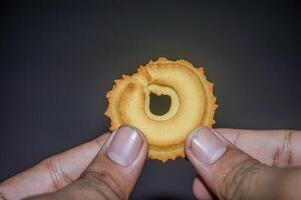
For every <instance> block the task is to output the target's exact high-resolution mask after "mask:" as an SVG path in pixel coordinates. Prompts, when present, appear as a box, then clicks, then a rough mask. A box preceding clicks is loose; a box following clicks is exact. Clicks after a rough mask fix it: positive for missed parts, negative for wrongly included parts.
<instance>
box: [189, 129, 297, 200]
mask: <svg viewBox="0 0 301 200" xmlns="http://www.w3.org/2000/svg"><path fill="white" fill-rule="evenodd" d="M185 152H186V156H187V159H188V160H189V161H190V162H191V164H192V165H193V167H194V168H195V169H196V171H197V174H198V177H196V178H195V180H194V182H193V193H194V195H195V197H196V198H197V199H213V198H214V197H218V198H219V199H225V200H232V199H290V200H294V199H300V198H301V190H300V185H301V168H300V167H297V166H301V131H299V132H298V131H281V130H279V131H276V130H275V131H250V130H237V129H236V130H235V129H208V128H205V127H203V128H200V129H196V130H195V131H193V132H192V133H191V134H190V136H189V137H188V138H187V140H186V143H185ZM256 159H257V160H256Z"/></svg>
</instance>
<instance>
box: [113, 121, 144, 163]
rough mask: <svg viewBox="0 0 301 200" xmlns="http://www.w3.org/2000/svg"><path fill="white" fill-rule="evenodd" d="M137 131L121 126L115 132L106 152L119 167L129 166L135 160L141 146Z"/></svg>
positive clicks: (141, 142) (141, 141)
mask: <svg viewBox="0 0 301 200" xmlns="http://www.w3.org/2000/svg"><path fill="white" fill-rule="evenodd" d="M137 131H138V130H136V129H134V128H131V127H129V126H122V127H120V128H119V129H118V130H117V131H116V133H115V134H114V136H113V139H112V141H111V143H110V145H109V147H108V151H107V155H108V156H109V158H110V159H111V160H113V161H114V162H116V163H117V164H119V165H121V166H129V165H131V164H132V163H133V162H134V161H135V160H136V158H137V157H138V155H139V152H140V150H141V148H142V144H143V140H142V138H141V136H140V134H139V133H138V132H137Z"/></svg>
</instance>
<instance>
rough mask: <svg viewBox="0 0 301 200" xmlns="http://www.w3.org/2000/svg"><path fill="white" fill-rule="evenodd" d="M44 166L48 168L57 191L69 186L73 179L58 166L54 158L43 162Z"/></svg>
mask: <svg viewBox="0 0 301 200" xmlns="http://www.w3.org/2000/svg"><path fill="white" fill-rule="evenodd" d="M42 165H43V166H45V167H46V169H47V171H48V172H49V174H50V178H51V181H52V185H53V188H54V190H55V191H57V190H59V189H61V188H63V187H64V186H66V185H69V184H70V183H72V182H73V179H72V178H71V177H70V176H68V174H67V173H65V172H64V170H63V169H62V168H61V167H60V165H58V164H57V163H56V162H55V160H54V159H52V157H50V158H47V159H45V160H43V161H42Z"/></svg>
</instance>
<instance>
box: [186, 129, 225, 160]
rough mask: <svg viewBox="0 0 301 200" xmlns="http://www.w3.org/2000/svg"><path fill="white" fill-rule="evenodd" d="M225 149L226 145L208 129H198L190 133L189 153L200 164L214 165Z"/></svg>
mask: <svg viewBox="0 0 301 200" xmlns="http://www.w3.org/2000/svg"><path fill="white" fill-rule="evenodd" d="M226 147H227V144H226V143H225V142H224V141H222V140H221V139H219V138H218V137H217V136H216V135H215V133H213V132H212V131H211V130H210V129H208V128H203V127H202V128H198V129H196V130H194V131H193V132H192V133H191V143H190V148H191V152H192V153H193V155H194V156H195V157H196V158H197V159H198V160H199V161H200V162H204V163H206V164H213V163H215V162H216V161H217V160H218V159H219V158H220V157H221V156H222V155H223V154H224V153H225V152H226Z"/></svg>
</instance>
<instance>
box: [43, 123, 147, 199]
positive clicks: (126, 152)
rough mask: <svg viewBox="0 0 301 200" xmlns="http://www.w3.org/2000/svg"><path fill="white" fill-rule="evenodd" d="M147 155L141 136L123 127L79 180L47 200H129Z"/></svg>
mask: <svg viewBox="0 0 301 200" xmlns="http://www.w3.org/2000/svg"><path fill="white" fill-rule="evenodd" d="M147 152H148V146H147V142H146V139H145V137H144V136H143V134H142V133H141V132H140V131H139V130H138V129H136V128H133V127H129V126H122V127H120V128H119V129H118V130H116V131H114V132H113V133H112V134H111V135H110V137H109V138H108V139H107V140H106V142H105V143H104V145H103V146H102V148H101V149H100V151H99V152H98V154H97V155H96V157H95V158H94V160H93V161H92V162H91V164H90V165H89V166H88V167H87V169H86V170H85V171H84V172H83V173H82V174H81V176H80V178H79V179H78V180H77V181H75V182H74V183H73V184H71V185H70V186H68V187H66V188H64V189H63V190H61V191H59V192H57V193H54V194H52V196H50V197H52V198H49V199H88V200H89V199H128V198H129V196H130V194H131V192H132V190H133V188H134V186H135V184H136V182H137V180H138V178H139V176H140V173H141V171H142V168H143V166H144V163H145V160H146V158H147ZM46 199H47V198H46Z"/></svg>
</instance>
